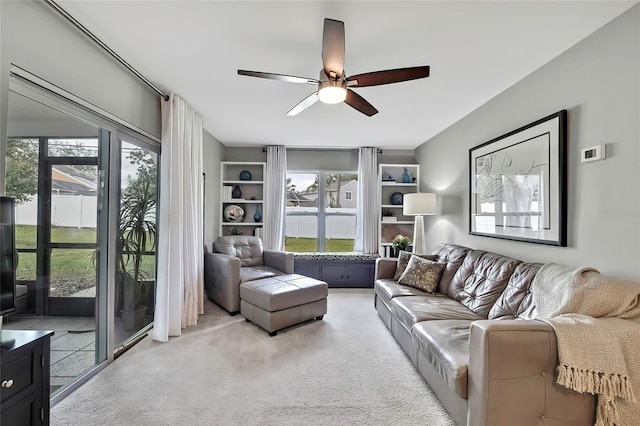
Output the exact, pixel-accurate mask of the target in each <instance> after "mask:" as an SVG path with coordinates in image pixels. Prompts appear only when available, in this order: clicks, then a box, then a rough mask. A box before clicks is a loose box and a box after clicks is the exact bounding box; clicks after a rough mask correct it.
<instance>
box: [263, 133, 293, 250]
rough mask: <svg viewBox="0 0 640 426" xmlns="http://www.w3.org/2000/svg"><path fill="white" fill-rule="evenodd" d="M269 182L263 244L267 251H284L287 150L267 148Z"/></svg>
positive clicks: (265, 199) (273, 147)
mask: <svg viewBox="0 0 640 426" xmlns="http://www.w3.org/2000/svg"><path fill="white" fill-rule="evenodd" d="M266 173H267V176H266V178H267V182H266V184H265V192H264V194H265V196H264V217H265V218H266V220H265V221H264V225H263V226H264V232H263V234H262V244H263V246H264V248H265V249H267V250H280V251H282V250H284V226H285V204H286V191H287V149H286V148H285V147H284V146H280V145H270V146H268V147H267V171H266Z"/></svg>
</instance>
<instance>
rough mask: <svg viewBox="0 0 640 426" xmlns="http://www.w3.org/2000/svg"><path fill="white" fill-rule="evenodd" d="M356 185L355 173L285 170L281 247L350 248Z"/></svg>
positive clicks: (311, 249)
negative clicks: (284, 228)
mask: <svg viewBox="0 0 640 426" xmlns="http://www.w3.org/2000/svg"><path fill="white" fill-rule="evenodd" d="M321 183H322V184H321ZM357 186H358V174H357V173H356V172H352V173H344V172H342V173H337V172H324V171H322V172H289V173H288V174H287V201H286V202H287V206H286V225H285V226H286V234H285V235H286V238H285V250H287V251H291V252H351V251H353V243H354V238H355V225H356V207H357V205H356V199H355V197H354V196H353V194H354V192H355V191H357Z"/></svg>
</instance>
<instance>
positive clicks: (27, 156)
mask: <svg viewBox="0 0 640 426" xmlns="http://www.w3.org/2000/svg"><path fill="white" fill-rule="evenodd" d="M39 151H40V141H39V140H38V139H33V138H9V139H7V154H6V191H5V192H6V194H7V196H9V197H12V198H15V200H16V203H17V204H22V203H26V202H27V201H30V200H31V199H32V198H33V197H34V195H36V194H37V193H38V154H39ZM48 154H49V155H51V156H56V157H96V156H97V151H96V149H95V148H93V149H92V148H87V147H86V146H84V145H83V141H82V140H79V139H78V140H76V139H70V140H56V142H55V143H51V144H50V145H49V152H48ZM74 169H75V171H76V172H85V173H88V174H89V176H88V178H90V177H91V174H92V173H93V174H95V166H83V165H75V166H74Z"/></svg>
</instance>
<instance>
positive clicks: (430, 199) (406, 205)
mask: <svg viewBox="0 0 640 426" xmlns="http://www.w3.org/2000/svg"><path fill="white" fill-rule="evenodd" d="M403 201H404V202H403V207H402V214H403V215H405V216H423V215H434V214H436V213H437V209H438V203H437V201H436V194H434V193H431V192H416V193H413V194H405V195H404V200H403Z"/></svg>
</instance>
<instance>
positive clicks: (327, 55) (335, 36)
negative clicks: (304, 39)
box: [322, 18, 344, 78]
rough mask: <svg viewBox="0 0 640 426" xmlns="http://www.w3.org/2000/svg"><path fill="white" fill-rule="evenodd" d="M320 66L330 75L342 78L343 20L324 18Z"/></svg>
mask: <svg viewBox="0 0 640 426" xmlns="http://www.w3.org/2000/svg"><path fill="white" fill-rule="evenodd" d="M322 66H323V67H324V73H325V74H326V75H327V77H330V76H331V74H330V73H332V72H333V73H335V77H337V78H342V74H344V22H342V21H336V20H334V19H329V18H325V20H324V33H323V35H322Z"/></svg>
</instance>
